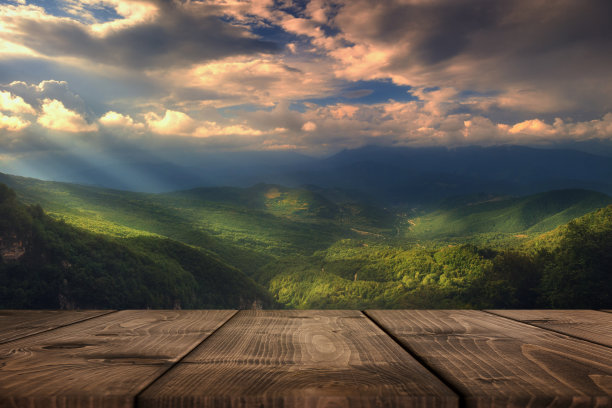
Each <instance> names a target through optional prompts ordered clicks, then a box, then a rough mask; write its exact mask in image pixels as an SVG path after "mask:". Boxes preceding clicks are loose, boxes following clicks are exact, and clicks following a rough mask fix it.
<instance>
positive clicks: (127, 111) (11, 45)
mask: <svg viewBox="0 0 612 408" xmlns="http://www.w3.org/2000/svg"><path fill="white" fill-rule="evenodd" d="M610 16H612V2H611V1H609V0H503V1H491V0H343V1H336V0H310V1H306V0H299V1H298V0H252V1H241V0H206V1H171V0H121V1H120V0H82V1H76V0H44V1H42V0H39V1H29V0H15V1H1V2H0V162H3V165H1V166H0V167H1V168H4V169H6V168H8V169H10V168H11V165H12V166H13V167H12V168H18V167H19V166H18V164H19V163H21V162H26V161H29V162H30V163H32V162H35V161H36V160H42V159H44V158H45V157H47V156H52V155H58V154H59V155H61V154H64V153H66V154H68V153H70V154H71V155H72V156H80V157H83V158H84V160H88V161H95V160H101V161H105V160H106V163H108V162H109V161H108V160H109V157H111V158H112V156H113V155H121V154H125V152H130V151H133V152H136V151H139V152H147V153H148V154H150V155H152V157H160V158H167V157H170V156H172V157H173V158H174V159H175V160H176V158H180V157H181V155H182V154H189V155H192V156H193V155H196V156H197V154H198V153H210V152H215V151H291V152H299V153H303V154H308V155H325V154H330V153H333V152H337V151H339V150H341V149H346V148H356V147H359V146H364V145H371V144H377V145H387V146H449V147H454V146H464V145H483V146H490V145H500V144H519V145H536V146H555V145H558V144H562V143H568V142H582V141H589V140H603V141H609V140H610V139H612V52H611V51H612V24H609V17H610ZM11 163H12V164H11Z"/></svg>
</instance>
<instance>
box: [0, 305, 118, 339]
mask: <svg viewBox="0 0 612 408" xmlns="http://www.w3.org/2000/svg"><path fill="white" fill-rule="evenodd" d="M110 312H112V311H111V310H78V311H77V310H0V344H1V343H6V342H8V341H12V340H16V339H19V338H22V337H26V336H31V335H33V334H36V333H41V332H44V331H47V330H52V329H55V328H58V327H62V326H66V325H69V324H73V323H76V322H80V321H82V320H87V319H90V318H92V317H95V316H101V315H104V314H108V313H110Z"/></svg>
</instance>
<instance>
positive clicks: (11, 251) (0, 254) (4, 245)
mask: <svg viewBox="0 0 612 408" xmlns="http://www.w3.org/2000/svg"><path fill="white" fill-rule="evenodd" d="M25 253H26V248H25V245H24V243H23V241H22V240H20V239H19V238H18V237H17V234H5V235H4V236H0V258H1V259H2V262H11V261H18V260H19V259H21V258H22V257H23V256H24V255H25Z"/></svg>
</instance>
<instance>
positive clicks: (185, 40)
mask: <svg viewBox="0 0 612 408" xmlns="http://www.w3.org/2000/svg"><path fill="white" fill-rule="evenodd" d="M122 3H124V2H118V1H112V2H109V3H108V4H109V5H110V6H114V7H115V11H116V12H117V13H119V14H121V13H123V14H124V15H126V17H127V19H119V20H118V21H116V23H113V22H110V23H108V22H107V23H102V24H94V25H91V24H84V23H82V22H80V21H78V20H75V19H71V18H66V17H56V16H53V15H50V14H48V13H47V12H46V11H45V9H43V8H42V7H37V6H32V5H28V6H12V5H3V6H0V25H2V26H3V27H4V29H3V30H2V31H0V38H3V39H4V40H6V41H12V42H18V43H19V44H20V45H23V46H26V47H28V48H29V49H32V50H34V51H36V52H37V53H40V54H43V55H45V56H47V57H51V58H62V57H76V58H81V59H85V60H87V61H95V62H96V63H99V64H103V65H114V66H122V67H127V68H137V69H142V68H147V69H155V68H163V67H170V66H182V65H185V64H191V63H194V62H201V61H206V60H212V59H217V58H223V57H227V56H230V55H247V54H254V53H260V52H266V53H271V52H275V51H276V50H277V46H276V45H275V44H274V43H272V42H267V41H264V40H261V39H259V38H257V37H256V36H254V35H252V34H250V33H249V31H248V30H247V29H245V28H244V27H240V26H235V25H232V24H230V23H228V22H225V21H223V20H221V18H220V17H222V15H221V14H219V12H220V11H219V9H218V8H217V7H215V6H213V5H209V4H207V3H203V2H178V1H163V0H158V1H140V2H132V3H131V4H130V5H122ZM125 3H127V2H125Z"/></svg>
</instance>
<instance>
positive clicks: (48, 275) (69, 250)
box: [0, 184, 274, 308]
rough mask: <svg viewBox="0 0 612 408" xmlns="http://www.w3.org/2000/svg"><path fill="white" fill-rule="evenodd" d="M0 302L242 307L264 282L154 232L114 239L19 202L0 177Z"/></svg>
mask: <svg viewBox="0 0 612 408" xmlns="http://www.w3.org/2000/svg"><path fill="white" fill-rule="evenodd" d="M0 255H1V257H0V282H1V283H0V308H146V307H153V308H173V307H188V308H239V307H242V308H245V307H250V306H251V305H252V304H253V303H254V302H256V303H258V304H259V305H265V306H268V307H269V306H271V305H273V304H274V302H273V300H272V299H271V297H270V296H269V294H268V293H267V292H266V290H265V289H264V288H262V287H261V286H259V285H257V284H256V283H255V282H253V281H252V280H251V279H250V278H248V277H247V276H245V275H244V274H243V273H242V272H240V271H239V270H237V269H235V268H233V267H231V266H229V265H227V264H224V263H223V262H221V261H220V260H218V259H217V258H215V257H213V256H211V255H210V254H208V253H206V252H204V251H201V250H198V249H196V248H192V247H189V246H187V245H184V244H181V243H178V242H174V241H171V240H168V239H160V238H156V237H138V238H124V239H117V238H111V237H108V236H102V235H98V234H92V233H90V232H87V231H84V230H81V229H77V228H74V227H71V226H69V225H66V224H65V223H63V222H61V221H56V220H53V219H52V218H50V217H49V216H47V215H45V213H44V212H43V210H42V208H41V207H40V206H25V205H23V204H21V203H20V202H19V201H17V200H16V197H15V193H14V192H13V191H12V190H10V189H8V188H7V187H6V186H5V185H3V184H0Z"/></svg>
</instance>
